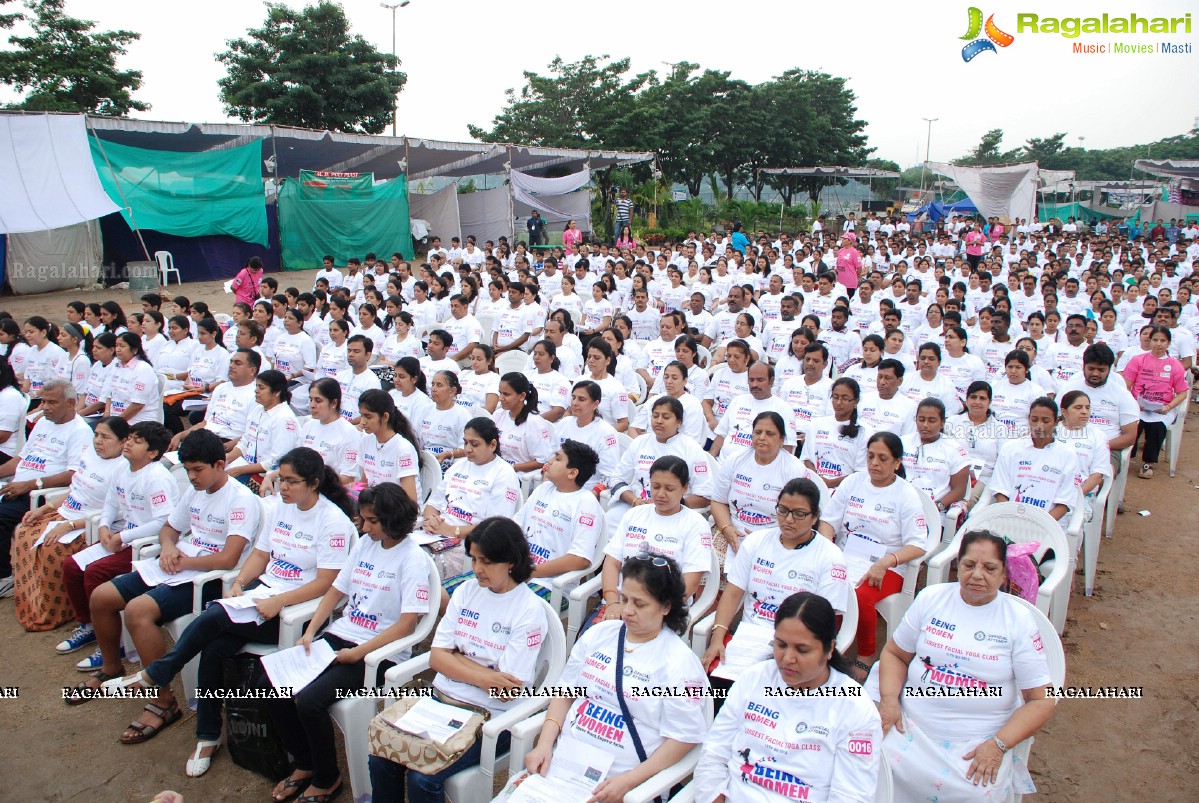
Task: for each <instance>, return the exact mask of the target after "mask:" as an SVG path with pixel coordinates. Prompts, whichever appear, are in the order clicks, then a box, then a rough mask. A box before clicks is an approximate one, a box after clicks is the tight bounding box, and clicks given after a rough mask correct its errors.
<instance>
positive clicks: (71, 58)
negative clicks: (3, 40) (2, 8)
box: [0, 0, 150, 117]
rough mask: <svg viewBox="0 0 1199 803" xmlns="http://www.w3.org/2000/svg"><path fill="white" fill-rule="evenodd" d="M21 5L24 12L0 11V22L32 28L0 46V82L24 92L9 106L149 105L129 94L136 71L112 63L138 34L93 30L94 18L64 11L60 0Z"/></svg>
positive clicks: (108, 111) (100, 109)
mask: <svg viewBox="0 0 1199 803" xmlns="http://www.w3.org/2000/svg"><path fill="white" fill-rule="evenodd" d="M5 2H7V0H5ZM26 7H27V8H28V9H29V12H30V13H29V15H28V16H26V15H24V14H21V13H19V12H18V13H12V14H0V27H3V28H11V27H12V26H13V24H14V23H15V22H16V21H17V20H19V19H25V20H27V21H28V23H29V25H30V27H31V28H32V29H33V30H32V35H30V36H10V37H9V39H8V42H9V44H11V45H12V46H13V49H12V50H7V51H4V52H0V82H2V83H5V84H7V85H9V86H11V87H13V88H15V89H16V90H17V91H18V92H22V93H26V94H25V96H24V98H23V99H22V100H21V101H20V102H19V103H15V104H13V105H12V106H11V108H14V109H26V110H29V111H54V112H85V113H90V114H102V115H107V116H111V117H124V116H125V115H127V114H128V113H129V112H130V111H132V110H136V111H147V110H149V108H150V106H149V105H148V104H146V103H142V102H141V101H139V100H135V99H134V98H133V93H134V92H136V91H137V90H138V89H140V88H141V85H142V74H141V71H139V70H120V69H117V58H118V57H119V56H123V55H125V47H126V45H128V44H129V43H130V42H135V41H137V40H138V39H140V38H141V34H138V33H135V32H133V31H123V30H122V31H94V30H93V29H94V28H95V26H96V24H95V23H94V22H90V21H88V20H81V19H76V18H75V17H69V16H67V15H66V14H65V13H64V12H63V0H30V2H28V3H27V4H26Z"/></svg>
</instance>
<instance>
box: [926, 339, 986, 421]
mask: <svg viewBox="0 0 1199 803" xmlns="http://www.w3.org/2000/svg"><path fill="white" fill-rule="evenodd" d="M937 374H938V375H941V376H944V377H945V378H946V379H948V380H949V381H950V382H951V383H952V384H953V387H954V390H956V391H957V395H958V398H960V399H962V400H963V403H964V400H965V398H966V390H967V389H968V388H969V387H970V383H971V382H978V381H984V380H986V379H987V367H986V365H984V364H983V361H982V360H981V359H979V358H978V357H977V356H976V355H974V354H970V353H969V352H967V353H965V354H963V355H962V356H961V357H953V356H951V355H950V354H949V352H948V351H945V350H944V349H942V357H941V367H940V368H938V369H937ZM950 415H952V413H950Z"/></svg>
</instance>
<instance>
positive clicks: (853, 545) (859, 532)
mask: <svg viewBox="0 0 1199 803" xmlns="http://www.w3.org/2000/svg"><path fill="white" fill-rule="evenodd" d="M820 518H821V519H822V520H824V521H827V522H828V523H829V524H831V525H832V527H833V529H834V530H835V531H836V533H837V539H838V541H839V542H840V545H841V549H842V551H844V552H845V562H846V564H848V566H849V582H850V583H852V584H854V585H855V586H856V585H857V584H858V581H860V580H861V579H862V577H863V576H864V575H865V574H866V571H867V570H868V569H869V568H870V566H871V565H872V564H874V563H875V562H877V561H878V560H880V559H881V558H882V557H883V555H889V554H891V553H893V552H898V551H899V550H900V549H902V548H903V547H905V546H912V545H915V546H918V547H920V548H921V549H924V547H925V545H926V544H927V542H928V528H929V523H928V522H927V521H925V518H924V503H923V502H921V501H920V491H918V490H916V486H914V485H912V484H911V483H910V482H908V481H907V480H905V479H903V478H901V477H896V478H895V480H894V482H892V483H891V484H890V485H888V486H887V487H885V488H877V487H875V486H874V484H873V483H871V481H870V475H869V474H867V473H866V472H864V471H861V472H858V473H856V474H854V475H853V476H851V477H847V478H846V479H845V481H844V482H842V483H841V484H840V485H839V486H837V492H836V493H835V494H833V501H832V504H830V505H829V506H828V509H827V510H826V511H824V512H822V513H821V514H820ZM907 569H908V566H907V564H906V563H901V564H899V565H898V566H896V567H895V568H894V569H891V571H893V572H895V573H896V574H898V575H899V576H901V577H903V576H905V575H906V574H907Z"/></svg>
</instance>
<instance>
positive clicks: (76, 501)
mask: <svg viewBox="0 0 1199 803" xmlns="http://www.w3.org/2000/svg"><path fill="white" fill-rule="evenodd" d="M109 336H110V337H111V336H112V335H109ZM5 370H11V369H8V368H7V365H5V366H0V374H3V373H4V372H5ZM22 398H23V397H22ZM22 417H23V415H22ZM128 437H129V424H128V423H127V422H126V421H125V419H123V418H117V417H116V416H112V417H109V418H101V419H100V421H99V423H97V424H96V433H95V437H93V438H92V448H90V449H87V450H85V451H84V453H83V459H82V461H81V464H80V465H79V466H78V467H77V468H76V469H75V473H74V474H73V475H72V476H71V486H70V488H69V489H68V490H67V496H66V498H65V499H63V500H62V503H61V504H57V505H55V504H45V505H42V506H41V507H38V508H34V509H33V510H31V511H29V512H28V513H26V514H25V517H24V518H23V519H22V520H21V525H20V526H19V527H17V528H16V530H14V532H13V539H12V558H13V581H14V585H13V598H14V601H15V602H16V610H17V621H18V622H20V623H21V627H23V628H25V629H26V630H28V631H30V632H40V631H43V630H54V629H55V628H57V627H60V626H61V625H64V624H66V623H67V622H69V621H70V620H71V618H72V616H71V606H70V605H68V604H64V603H66V599H67V597H66V588H65V586H64V585H63V581H62V571H63V565H64V564H65V563H66V561H67V559H68V558H70V557H71V556H72V555H74V554H75V553H76V552H78V551H79V550H81V549H83V548H84V547H85V546H87V543H86V541H85V539H84V538H83V528H84V527H86V526H87V519H88V517H90V516H92V515H94V514H96V513H99V512H100V511H101V510H102V509H103V507H104V496H105V494H106V493H107V492H108V487H109V485H110V484H111V483H112V478H113V476H114V475H115V472H116V471H117V470H118V469H119V468H120V467H121V465H122V464H123V463H124V462H125V461H124V460H123V459H122V457H121V450H122V449H123V448H124V446H125V440H126V439H127V438H128ZM51 524H53V526H52V527H50V530H49V531H47V530H46V528H47V527H48V526H50V525H51ZM75 531H78V532H77V534H76V536H75V538H73V539H72V540H70V541H67V542H66V543H62V542H60V541H59V539H60V538H63V537H65V536H67V535H68V534H69V533H72V532H75ZM43 533H45V537H44V538H42V534H43ZM39 539H41V543H40V544H38V545H37V546H34V544H37V542H38V540H39ZM95 638H96V636H95V633H94V632H93V631H92V626H91V624H90V619H89V624H81V625H79V626H78V627H77V628H75V630H74V632H72V633H71V635H69V636H67V638H66V640H64V641H63V642H61V643H60V644H59V645H58V651H59V652H60V653H64V652H74V651H75V650H77V649H79V648H81V647H83V646H85V645H87V644H91V643H92V642H93V641H95Z"/></svg>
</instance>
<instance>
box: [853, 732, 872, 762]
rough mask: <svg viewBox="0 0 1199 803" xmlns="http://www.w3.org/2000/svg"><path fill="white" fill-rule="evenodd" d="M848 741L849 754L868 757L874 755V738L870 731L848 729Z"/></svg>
mask: <svg viewBox="0 0 1199 803" xmlns="http://www.w3.org/2000/svg"><path fill="white" fill-rule="evenodd" d="M848 742H849V754H850V755H851V756H859V757H861V758H870V756H872V755H874V739H873V737H872V735H871V733H870V731H868V730H867V731H850V732H849V740H848Z"/></svg>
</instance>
